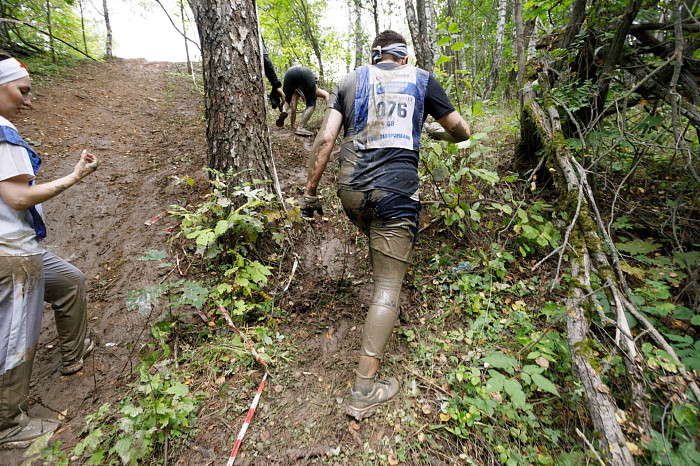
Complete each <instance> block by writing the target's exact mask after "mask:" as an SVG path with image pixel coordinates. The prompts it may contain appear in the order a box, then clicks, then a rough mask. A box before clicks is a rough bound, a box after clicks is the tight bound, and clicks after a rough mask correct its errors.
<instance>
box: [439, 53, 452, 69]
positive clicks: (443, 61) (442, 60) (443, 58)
mask: <svg viewBox="0 0 700 466" xmlns="http://www.w3.org/2000/svg"><path fill="white" fill-rule="evenodd" d="M451 60H452V58H451V57H448V56H447V55H442V56H441V57H440V58H438V59H437V61H436V62H435V66H440V65H442V64H443V63H446V62H448V61H451Z"/></svg>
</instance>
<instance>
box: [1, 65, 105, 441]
mask: <svg viewBox="0 0 700 466" xmlns="http://www.w3.org/2000/svg"><path fill="white" fill-rule="evenodd" d="M31 87H32V86H31V80H30V79H29V73H28V71H27V69H26V67H25V66H24V65H23V64H22V63H20V62H19V61H18V60H16V59H14V58H11V57H10V56H9V55H7V54H5V53H3V52H0V445H2V444H4V445H5V446H15V447H25V446H28V444H29V441H31V440H32V439H34V438H37V437H39V436H41V435H44V434H46V433H49V432H53V431H54V430H55V429H56V427H57V423H56V422H55V421H48V420H44V419H37V418H30V417H29V416H28V415H27V405H28V400H29V380H30V377H31V373H32V364H33V362H34V353H35V351H36V346H37V342H38V340H39V330H40V329H41V317H42V311H43V303H44V301H47V302H49V303H51V305H52V308H53V310H54V316H55V320H56V328H57V331H58V340H59V348H60V350H61V356H62V360H63V366H62V368H61V373H62V374H64V375H70V374H74V373H76V372H78V371H79V370H80V369H82V367H83V357H84V356H85V354H87V353H88V352H89V351H90V350H92V347H93V343H92V341H90V339H89V338H87V299H86V296H85V277H84V275H83V273H82V272H81V271H80V270H78V269H77V268H76V267H74V266H73V265H71V264H69V263H68V262H66V261H64V260H63V259H61V258H59V257H56V256H54V255H53V254H50V253H48V252H46V251H45V250H44V249H43V248H42V247H41V243H40V241H41V240H42V239H43V238H44V237H45V236H46V226H45V224H44V215H43V212H42V209H41V203H42V202H44V201H47V200H49V199H51V198H53V197H55V196H57V195H58V194H60V193H62V192H63V191H65V190H66V189H68V188H69V187H70V186H72V185H74V184H76V183H77V182H79V181H80V180H82V179H83V178H85V177H86V176H88V175H89V174H90V173H92V172H94V171H95V170H96V169H97V165H98V160H97V157H95V156H94V155H92V154H89V153H88V152H87V151H86V150H83V152H82V154H81V155H80V161H79V162H78V164H77V165H76V166H75V168H74V169H73V172H72V173H71V174H69V175H66V176H64V177H61V178H59V179H57V180H54V181H51V182H48V183H42V184H37V183H35V182H34V181H35V177H36V174H37V171H38V170H39V166H40V165H41V159H40V158H39V156H38V155H37V154H36V152H34V150H33V149H32V148H31V146H29V145H28V144H27V143H26V142H25V141H24V140H23V139H22V138H21V137H20V135H19V134H18V133H17V128H15V126H14V125H13V124H12V123H10V121H9V120H12V119H14V118H16V117H17V116H18V115H20V114H21V113H22V110H24V109H27V108H32V104H31V100H30V97H29V93H30V91H31Z"/></svg>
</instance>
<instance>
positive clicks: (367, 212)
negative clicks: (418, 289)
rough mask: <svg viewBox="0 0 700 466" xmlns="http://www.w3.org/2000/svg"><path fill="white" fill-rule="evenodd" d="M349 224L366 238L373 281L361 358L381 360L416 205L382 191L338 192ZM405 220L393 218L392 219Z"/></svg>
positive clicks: (412, 234)
mask: <svg viewBox="0 0 700 466" xmlns="http://www.w3.org/2000/svg"><path fill="white" fill-rule="evenodd" d="M338 197H340V200H341V202H342V204H343V208H344V210H345V212H346V213H347V215H348V217H349V218H350V220H351V221H352V222H353V223H354V224H355V225H356V226H357V227H358V228H359V229H360V230H361V231H362V232H363V233H365V234H366V235H367V236H368V237H369V247H370V260H371V264H372V273H373V278H374V291H373V293H372V301H371V303H370V306H369V311H368V312H367V317H366V318H365V325H364V329H363V331H362V346H361V348H360V355H361V356H369V357H372V358H376V359H381V358H382V357H383V355H384V348H385V347H386V345H387V343H388V342H389V338H390V337H391V333H392V331H393V328H394V323H395V322H396V319H397V317H398V315H399V297H400V295H401V286H402V284H403V278H404V275H405V274H406V271H407V270H408V266H409V264H410V262H411V259H412V257H413V246H414V244H415V238H416V231H417V225H418V214H419V213H420V203H419V202H417V201H412V200H411V199H409V198H406V197H404V196H398V195H394V194H391V193H387V192H384V191H379V190H374V191H368V192H360V191H350V190H345V189H339V190H338ZM401 215H405V217H400V218H396V216H401Z"/></svg>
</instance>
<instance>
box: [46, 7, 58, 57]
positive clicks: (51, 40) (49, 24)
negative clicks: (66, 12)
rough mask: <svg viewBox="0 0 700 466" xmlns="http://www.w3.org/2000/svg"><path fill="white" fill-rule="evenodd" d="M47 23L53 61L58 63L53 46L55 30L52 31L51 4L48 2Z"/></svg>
mask: <svg viewBox="0 0 700 466" xmlns="http://www.w3.org/2000/svg"><path fill="white" fill-rule="evenodd" d="M46 23H47V26H48V28H49V49H50V50H51V60H52V61H53V62H54V63H56V49H55V48H54V45H53V30H52V29H51V3H50V2H49V0H46Z"/></svg>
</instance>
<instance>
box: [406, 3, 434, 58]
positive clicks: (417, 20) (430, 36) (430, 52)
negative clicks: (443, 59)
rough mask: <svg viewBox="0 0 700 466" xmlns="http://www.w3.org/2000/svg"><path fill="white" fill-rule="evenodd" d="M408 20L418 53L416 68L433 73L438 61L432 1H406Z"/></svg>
mask: <svg viewBox="0 0 700 466" xmlns="http://www.w3.org/2000/svg"><path fill="white" fill-rule="evenodd" d="M405 5H406V20H407V22H408V29H409V32H410V33H411V39H413V47H414V49H415V52H416V66H418V68H422V69H424V70H426V71H430V72H432V71H433V68H434V67H435V62H436V61H437V54H438V50H437V38H436V32H435V29H436V28H435V13H434V10H433V6H432V5H433V4H432V2H431V0H416V4H415V6H414V4H413V0H405Z"/></svg>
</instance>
